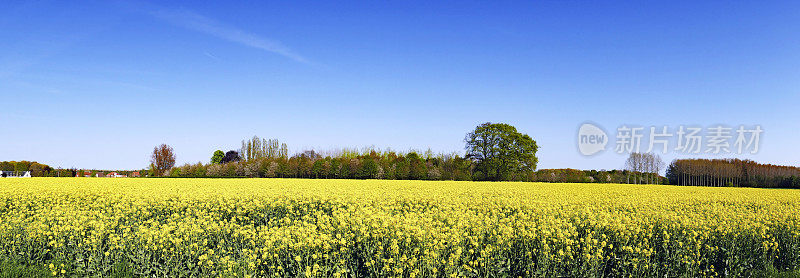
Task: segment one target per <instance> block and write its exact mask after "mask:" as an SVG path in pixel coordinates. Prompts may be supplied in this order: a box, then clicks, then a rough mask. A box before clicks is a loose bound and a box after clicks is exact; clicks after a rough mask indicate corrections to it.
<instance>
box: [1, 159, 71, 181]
mask: <svg viewBox="0 0 800 278" xmlns="http://www.w3.org/2000/svg"><path fill="white" fill-rule="evenodd" d="M0 171H17V172H26V171H31V176H33V177H74V176H75V172H76V170H75V169H61V168H53V167H50V166H49V165H47V164H42V163H38V162H36V161H25V160H22V161H0Z"/></svg>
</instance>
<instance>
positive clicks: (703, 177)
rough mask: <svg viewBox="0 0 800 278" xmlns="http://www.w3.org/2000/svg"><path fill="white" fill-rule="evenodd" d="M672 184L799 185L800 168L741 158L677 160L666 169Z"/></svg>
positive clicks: (798, 186)
mask: <svg viewBox="0 0 800 278" xmlns="http://www.w3.org/2000/svg"><path fill="white" fill-rule="evenodd" d="M667 178H668V179H669V182H670V184H674V185H692V186H736V187H764V188H800V168H798V167H792V166H780V165H772V164H761V163H757V162H755V161H752V160H741V159H677V160H674V161H672V163H670V165H669V167H668V168H667Z"/></svg>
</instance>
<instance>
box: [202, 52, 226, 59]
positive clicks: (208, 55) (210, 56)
mask: <svg viewBox="0 0 800 278" xmlns="http://www.w3.org/2000/svg"><path fill="white" fill-rule="evenodd" d="M203 54H204V55H206V57H208V58H211V59H214V60H217V61H221V60H222V59H220V58H219V57H217V56H214V54H211V53H208V51H204V52H203Z"/></svg>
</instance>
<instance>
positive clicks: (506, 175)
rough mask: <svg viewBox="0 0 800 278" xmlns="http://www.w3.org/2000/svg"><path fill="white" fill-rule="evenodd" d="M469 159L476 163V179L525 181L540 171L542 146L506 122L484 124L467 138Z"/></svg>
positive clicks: (465, 139) (468, 134)
mask: <svg viewBox="0 0 800 278" xmlns="http://www.w3.org/2000/svg"><path fill="white" fill-rule="evenodd" d="M464 141H465V142H466V149H467V158H470V159H472V160H474V161H475V162H476V167H475V171H476V175H475V178H477V179H483V180H493V181H499V180H512V179H521V178H522V177H525V176H526V175H528V174H530V173H533V171H535V170H536V164H537V163H538V162H539V159H538V158H536V151H537V150H538V149H539V146H538V145H536V141H534V140H533V139H532V138H531V137H530V136H528V135H527V134H522V133H520V132H518V131H517V128H515V127H513V126H511V125H508V124H503V123H484V124H481V125H479V126H477V127H476V128H475V130H473V131H472V132H470V133H467V136H466V137H465V138H464Z"/></svg>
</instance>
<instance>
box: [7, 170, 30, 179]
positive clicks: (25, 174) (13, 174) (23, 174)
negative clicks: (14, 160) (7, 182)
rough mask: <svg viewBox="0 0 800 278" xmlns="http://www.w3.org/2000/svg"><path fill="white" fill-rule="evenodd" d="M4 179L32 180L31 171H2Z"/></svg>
mask: <svg viewBox="0 0 800 278" xmlns="http://www.w3.org/2000/svg"><path fill="white" fill-rule="evenodd" d="M0 177H2V178H30V177H31V171H0Z"/></svg>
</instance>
